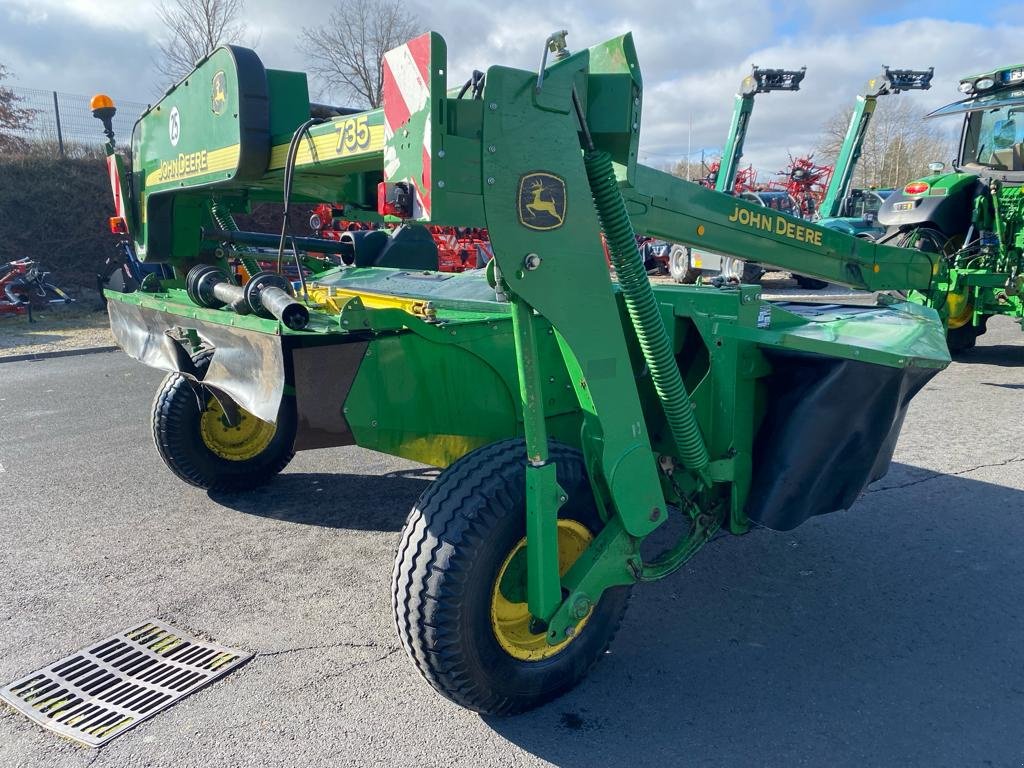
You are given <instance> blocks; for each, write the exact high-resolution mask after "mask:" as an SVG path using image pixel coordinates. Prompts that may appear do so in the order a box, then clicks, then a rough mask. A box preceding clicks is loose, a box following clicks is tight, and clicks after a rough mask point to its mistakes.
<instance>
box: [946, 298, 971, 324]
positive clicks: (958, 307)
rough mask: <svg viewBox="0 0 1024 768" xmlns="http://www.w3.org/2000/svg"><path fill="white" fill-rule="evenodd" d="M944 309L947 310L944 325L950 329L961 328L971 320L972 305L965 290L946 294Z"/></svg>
mask: <svg viewBox="0 0 1024 768" xmlns="http://www.w3.org/2000/svg"><path fill="white" fill-rule="evenodd" d="M946 309H947V310H948V311H949V318H948V319H947V320H946V325H947V326H948V327H949V328H951V329H956V328H963V327H964V326H965V325H967V324H968V323H969V322H971V316H972V315H973V314H974V307H973V305H972V304H971V301H970V300H969V299H968V297H967V293H966V292H964V293H951V294H949V295H947V296H946Z"/></svg>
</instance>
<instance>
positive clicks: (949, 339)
mask: <svg viewBox="0 0 1024 768" xmlns="http://www.w3.org/2000/svg"><path fill="white" fill-rule="evenodd" d="M982 333H984V331H983V330H982V329H981V328H979V327H977V326H974V325H971V324H970V323H968V324H967V325H961V326H960V327H959V328H947V329H946V344H947V345H948V346H949V352H950V354H953V355H955V354H957V353H958V352H966V351H967V350H969V349H973V348H974V347H975V345H976V344H977V343H978V337H979V336H980V335H981V334H982Z"/></svg>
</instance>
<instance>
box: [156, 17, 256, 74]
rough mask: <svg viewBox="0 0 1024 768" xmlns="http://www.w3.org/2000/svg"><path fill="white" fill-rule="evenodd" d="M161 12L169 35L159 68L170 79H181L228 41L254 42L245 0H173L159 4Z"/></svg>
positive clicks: (160, 58)
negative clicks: (248, 37) (247, 26)
mask: <svg viewBox="0 0 1024 768" xmlns="http://www.w3.org/2000/svg"><path fill="white" fill-rule="evenodd" d="M156 12H157V16H158V17H159V18H160V21H161V23H162V24H163V25H164V27H165V28H166V29H167V31H168V33H169V36H168V37H167V39H165V40H164V41H163V42H162V43H160V57H159V58H158V59H157V61H156V66H157V69H158V70H160V72H161V73H162V74H164V75H165V76H166V77H167V81H168V83H167V84H169V83H172V82H177V81H178V80H180V79H181V78H183V77H184V76H185V75H187V74H188V73H189V72H191V71H192V68H193V67H195V64H196V62H197V61H199V60H200V59H201V58H203V57H204V56H207V55H208V54H210V53H211V52H212V51H213V50H214V49H215V48H217V47H218V46H220V45H226V44H228V43H239V44H242V45H249V46H251V45H253V44H254V43H253V42H251V41H247V40H246V29H245V23H244V22H243V21H242V19H241V17H242V15H243V13H244V12H245V0H173V2H170V3H167V2H161V3H160V4H159V5H158V6H157V11H156Z"/></svg>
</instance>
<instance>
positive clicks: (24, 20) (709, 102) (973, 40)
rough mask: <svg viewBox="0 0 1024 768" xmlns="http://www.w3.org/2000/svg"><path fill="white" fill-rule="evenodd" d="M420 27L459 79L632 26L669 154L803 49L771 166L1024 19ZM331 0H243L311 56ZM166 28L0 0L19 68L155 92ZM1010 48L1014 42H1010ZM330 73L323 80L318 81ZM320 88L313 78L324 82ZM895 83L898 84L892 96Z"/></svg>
mask: <svg viewBox="0 0 1024 768" xmlns="http://www.w3.org/2000/svg"><path fill="white" fill-rule="evenodd" d="M409 3H410V8H412V9H414V10H416V11H417V12H418V14H419V17H420V19H421V21H422V26H423V28H424V30H426V29H435V30H437V31H439V32H441V33H442V34H443V35H444V37H445V38H446V40H447V42H448V51H449V57H450V62H449V71H450V72H451V73H452V80H453V81H457V80H459V79H460V78H462V79H465V78H466V77H468V75H469V72H470V71H471V70H472V69H474V68H478V69H485V68H486V67H487V66H489V65H491V64H505V65H510V66H519V67H523V68H527V69H533V68H535V67H536V66H537V63H538V61H539V58H540V53H541V46H542V43H543V41H544V38H545V37H546V36H547V34H548V33H549V32H551V31H552V30H555V29H558V28H562V27H564V28H567V29H569V31H570V36H569V43H570V47H572V48H579V47H583V46H587V45H593V44H595V43H598V42H600V41H602V40H604V39H607V38H610V37H612V36H615V35H618V34H621V33H622V32H625V31H628V30H632V31H633V34H634V38H635V41H636V45H637V49H638V51H639V55H640V60H641V65H642V67H643V75H644V85H645V91H646V92H645V96H644V107H645V111H644V124H643V130H642V141H641V152H642V153H646V154H647V157H648V162H651V163H654V164H659V163H663V162H668V161H669V160H671V159H672V158H676V157H679V156H681V155H682V154H683V153H685V152H686V147H687V143H688V142H687V138H688V131H689V126H690V123H691V121H692V146H693V148H694V149H695V150H698V151H699V149H700V148H702V147H703V148H708V149H716V148H718V147H720V146H721V144H722V143H723V141H724V139H725V134H726V131H727V129H728V124H729V118H730V115H731V112H732V99H733V94H734V93H735V91H736V89H737V87H738V86H739V82H740V80H741V79H742V77H743V76H744V75H745V74H746V73H747V72H748V71H749V68H750V65H751V63H754V62H756V63H757V64H759V65H761V66H766V67H786V68H794V67H799V66H802V65H806V66H807V68H808V71H807V77H806V79H805V80H804V83H803V86H802V88H801V91H800V92H799V93H774V94H767V95H762V96H759V97H758V102H757V107H756V109H755V113H754V116H753V119H752V122H751V127H750V133H749V137H748V141H747V151H746V156H745V158H744V160H745V162H752V163H753V164H755V166H758V167H760V168H761V169H762V171H763V172H769V173H770V172H773V171H776V170H778V169H780V168H781V167H782V166H783V165H784V164H785V162H786V157H787V151H792V152H793V153H794V154H802V153H806V152H808V151H810V150H812V149H813V148H814V146H815V145H816V144H817V141H818V136H819V134H820V129H821V126H822V124H823V123H824V122H825V121H826V120H827V119H828V118H829V117H830V116H832V115H833V114H834V113H835V112H837V111H839V110H841V109H843V108H844V107H846V106H848V105H850V104H852V103H853V100H854V98H855V96H856V94H857V93H858V91H859V90H860V89H861V88H862V87H863V84H864V81H865V80H866V79H868V78H869V77H871V76H873V75H875V74H877V73H878V71H879V70H880V68H881V66H882V65H883V64H890V65H892V66H894V67H914V68H920V67H927V66H932V65H933V66H935V68H936V77H935V80H934V83H933V87H932V90H931V91H928V92H926V93H924V94H914V93H911V94H903V95H900V96H898V97H896V98H900V99H907V100H911V101H912V102H913V103H914V104H915V106H918V107H919V108H920V111H921V112H922V114H923V113H924V112H925V111H926V110H928V109H930V108H932V107H935V106H938V105H940V104H943V103H946V102H948V101H952V100H954V99H955V98H956V96H957V93H956V88H955V86H956V82H957V78H958V77H959V76H960V75H962V74H964V73H967V72H972V71H979V70H983V69H986V68H989V67H996V66H1000V65H1002V64H1006V63H1011V62H1009V61H1006V60H1005V59H1006V57H1007V53H1006V52H1007V51H1012V50H1015V49H1016V46H1017V41H1018V40H1019V39H1020V36H1021V32H1022V31H1024V24H1014V23H1008V22H1006V21H1002V20H1004V19H1011V20H1012V19H1016V18H1020V17H1019V15H1013V14H1008V13H999V14H998V15H995V14H994V15H993V18H997V19H999V20H998V21H996V22H995V23H983V22H982V21H977V22H972V23H965V22H961V21H948V20H942V19H935V18H920V19H915V20H912V21H904V22H898V23H888V24H877V23H873V22H872V19H873V17H877V16H878V14H881V13H885V14H888V15H887V16H886V17H885V18H890V17H893V16H895V15H898V14H899V13H900V12H901V9H904V11H903V12H905V13H910V12H911V11H912V10H915V9H917V8H918V7H922V8H925V11H926V12H928V13H933V12H934V11H933V10H932V8H934V7H937V6H925V5H923V4H921V3H916V2H913V1H912V0H884V1H883V0H860V2H858V3H853V4H851V3H849V2H848V0H815V1H814V2H811V0H774V1H770V0H737V1H736V2H733V3H730V4H729V5H728V10H727V11H724V10H723V4H722V3H720V2H718V0H687V1H686V2H674V1H673V0H634V2H632V3H629V4H623V3H621V1H620V0H562V1H561V2H559V3H557V4H555V3H550V4H537V3H536V2H533V1H532V0H531V1H530V2H525V1H524V0H505V2H499V3H494V2H490V1H489V0H488V1H487V2H485V1H484V0H435V1H434V2H431V1H430V0H409ZM329 12H330V4H329V2H328V0H289V2H287V3H283V2H280V0H249V1H248V13H247V17H248V23H249V27H250V31H251V32H254V33H257V34H259V36H260V44H259V46H258V52H259V53H260V55H261V57H262V58H263V60H264V62H265V63H266V64H267V65H268V66H271V67H277V68H283V69H297V70H302V69H303V68H304V67H303V57H302V55H301V53H300V52H299V51H298V48H297V39H298V35H299V32H300V30H301V28H302V27H312V26H316V25H319V24H326V23H327V19H328V16H329ZM162 35H163V30H162V29H161V28H160V26H159V24H158V23H157V21H156V16H155V3H154V2H148V3H146V2H138V1H137V0H0V62H2V63H5V64H7V65H8V66H9V67H10V68H11V69H12V70H13V71H14V72H15V74H16V76H17V84H21V85H25V86H33V87H39V88H47V89H53V88H56V89H58V90H63V91H66V92H71V93H83V94H89V93H92V92H94V91H96V90H101V89H105V90H107V91H109V92H110V93H111V94H113V95H114V96H115V97H117V96H120V97H121V98H123V99H135V100H148V99H149V98H150V97H151V96H152V94H153V93H154V89H155V85H156V77H157V75H156V72H155V71H154V70H153V68H152V66H151V63H152V57H153V54H154V52H155V50H156V47H155V43H156V41H157V40H158V39H160V37H161V36H162ZM1011 58H1012V56H1011ZM320 85H323V84H320ZM314 90H316V88H314ZM887 98H892V97H887Z"/></svg>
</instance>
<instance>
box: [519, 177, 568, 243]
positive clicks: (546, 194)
mask: <svg viewBox="0 0 1024 768" xmlns="http://www.w3.org/2000/svg"><path fill="white" fill-rule="evenodd" d="M518 211H519V223H520V224H522V225H523V226H524V227H526V228H528V229H536V230H540V231H544V230H547V229H558V228H559V227H560V226H562V221H563V219H564V218H565V181H563V180H562V179H561V178H559V177H558V176H555V175H554V174H552V173H541V172H536V173H527V174H526V175H525V176H523V177H522V178H521V179H520V180H519V205H518Z"/></svg>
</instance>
